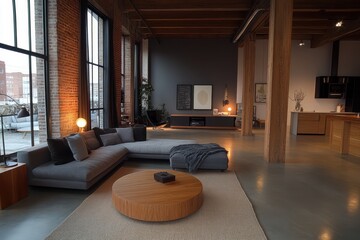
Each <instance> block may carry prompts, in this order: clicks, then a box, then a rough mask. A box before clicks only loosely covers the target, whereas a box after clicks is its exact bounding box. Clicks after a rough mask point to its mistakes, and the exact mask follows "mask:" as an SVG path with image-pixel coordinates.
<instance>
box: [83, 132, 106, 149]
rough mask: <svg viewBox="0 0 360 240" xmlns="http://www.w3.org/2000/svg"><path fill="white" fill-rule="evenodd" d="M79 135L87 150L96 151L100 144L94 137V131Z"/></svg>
mask: <svg viewBox="0 0 360 240" xmlns="http://www.w3.org/2000/svg"><path fill="white" fill-rule="evenodd" d="M80 135H81V136H82V137H83V138H84V140H85V143H86V146H87V148H88V149H89V150H95V149H98V148H99V147H101V146H100V142H99V141H98V139H97V138H96V136H95V132H94V130H89V131H86V132H82V133H80Z"/></svg>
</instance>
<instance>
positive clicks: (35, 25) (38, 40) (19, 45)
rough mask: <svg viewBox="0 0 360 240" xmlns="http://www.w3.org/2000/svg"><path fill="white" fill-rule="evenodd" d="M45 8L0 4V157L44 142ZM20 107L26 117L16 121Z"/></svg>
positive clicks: (34, 2) (41, 3)
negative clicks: (24, 109)
mask: <svg viewBox="0 0 360 240" xmlns="http://www.w3.org/2000/svg"><path fill="white" fill-rule="evenodd" d="M45 4H46V1H45V0H2V1H1V7H0V23H1V28H0V118H1V122H0V126H1V134H2V136H3V138H1V155H3V154H11V153H14V152H16V151H18V150H20V149H22V148H26V147H30V146H33V145H35V144H37V143H39V142H42V141H46V138H47V129H46V105H45V104H46V96H45V94H46V91H45V86H46V84H45V79H46V69H47V56H46V55H47V53H46V49H47V48H46V36H45V33H46V15H47V14H46V13H45V9H46V6H45ZM23 107H25V108H26V110H27V111H28V112H29V114H30V116H28V117H21V118H19V117H18V113H19V111H20V109H21V108H23ZM3 140H4V141H3ZM4 146H5V148H4Z"/></svg>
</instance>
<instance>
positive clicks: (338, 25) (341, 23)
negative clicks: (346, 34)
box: [335, 21, 343, 27]
mask: <svg viewBox="0 0 360 240" xmlns="http://www.w3.org/2000/svg"><path fill="white" fill-rule="evenodd" d="M342 25H343V21H338V22H337V23H336V24H335V27H342Z"/></svg>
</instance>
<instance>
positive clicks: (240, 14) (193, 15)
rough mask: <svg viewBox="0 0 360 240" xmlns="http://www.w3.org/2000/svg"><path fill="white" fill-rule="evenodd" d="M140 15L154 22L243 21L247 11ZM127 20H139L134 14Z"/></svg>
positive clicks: (143, 13) (146, 13)
mask: <svg viewBox="0 0 360 240" xmlns="http://www.w3.org/2000/svg"><path fill="white" fill-rule="evenodd" d="M142 15H143V16H144V18H145V19H147V20H155V19H159V20H161V19H166V20H167V19H181V20H185V19H194V18H195V19H209V18H211V19H215V18H231V19H244V18H245V17H246V16H247V11H241V12H239V11H235V12H225V11H217V12H206V11H204V12H181V11H179V12H157V13H155V12H151V13H149V12H142ZM127 16H128V18H130V19H132V20H134V19H139V16H138V15H137V14H135V13H128V14H127Z"/></svg>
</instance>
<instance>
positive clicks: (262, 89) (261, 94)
mask: <svg viewBox="0 0 360 240" xmlns="http://www.w3.org/2000/svg"><path fill="white" fill-rule="evenodd" d="M266 94H267V84H266V83H255V102H256V103H266Z"/></svg>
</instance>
